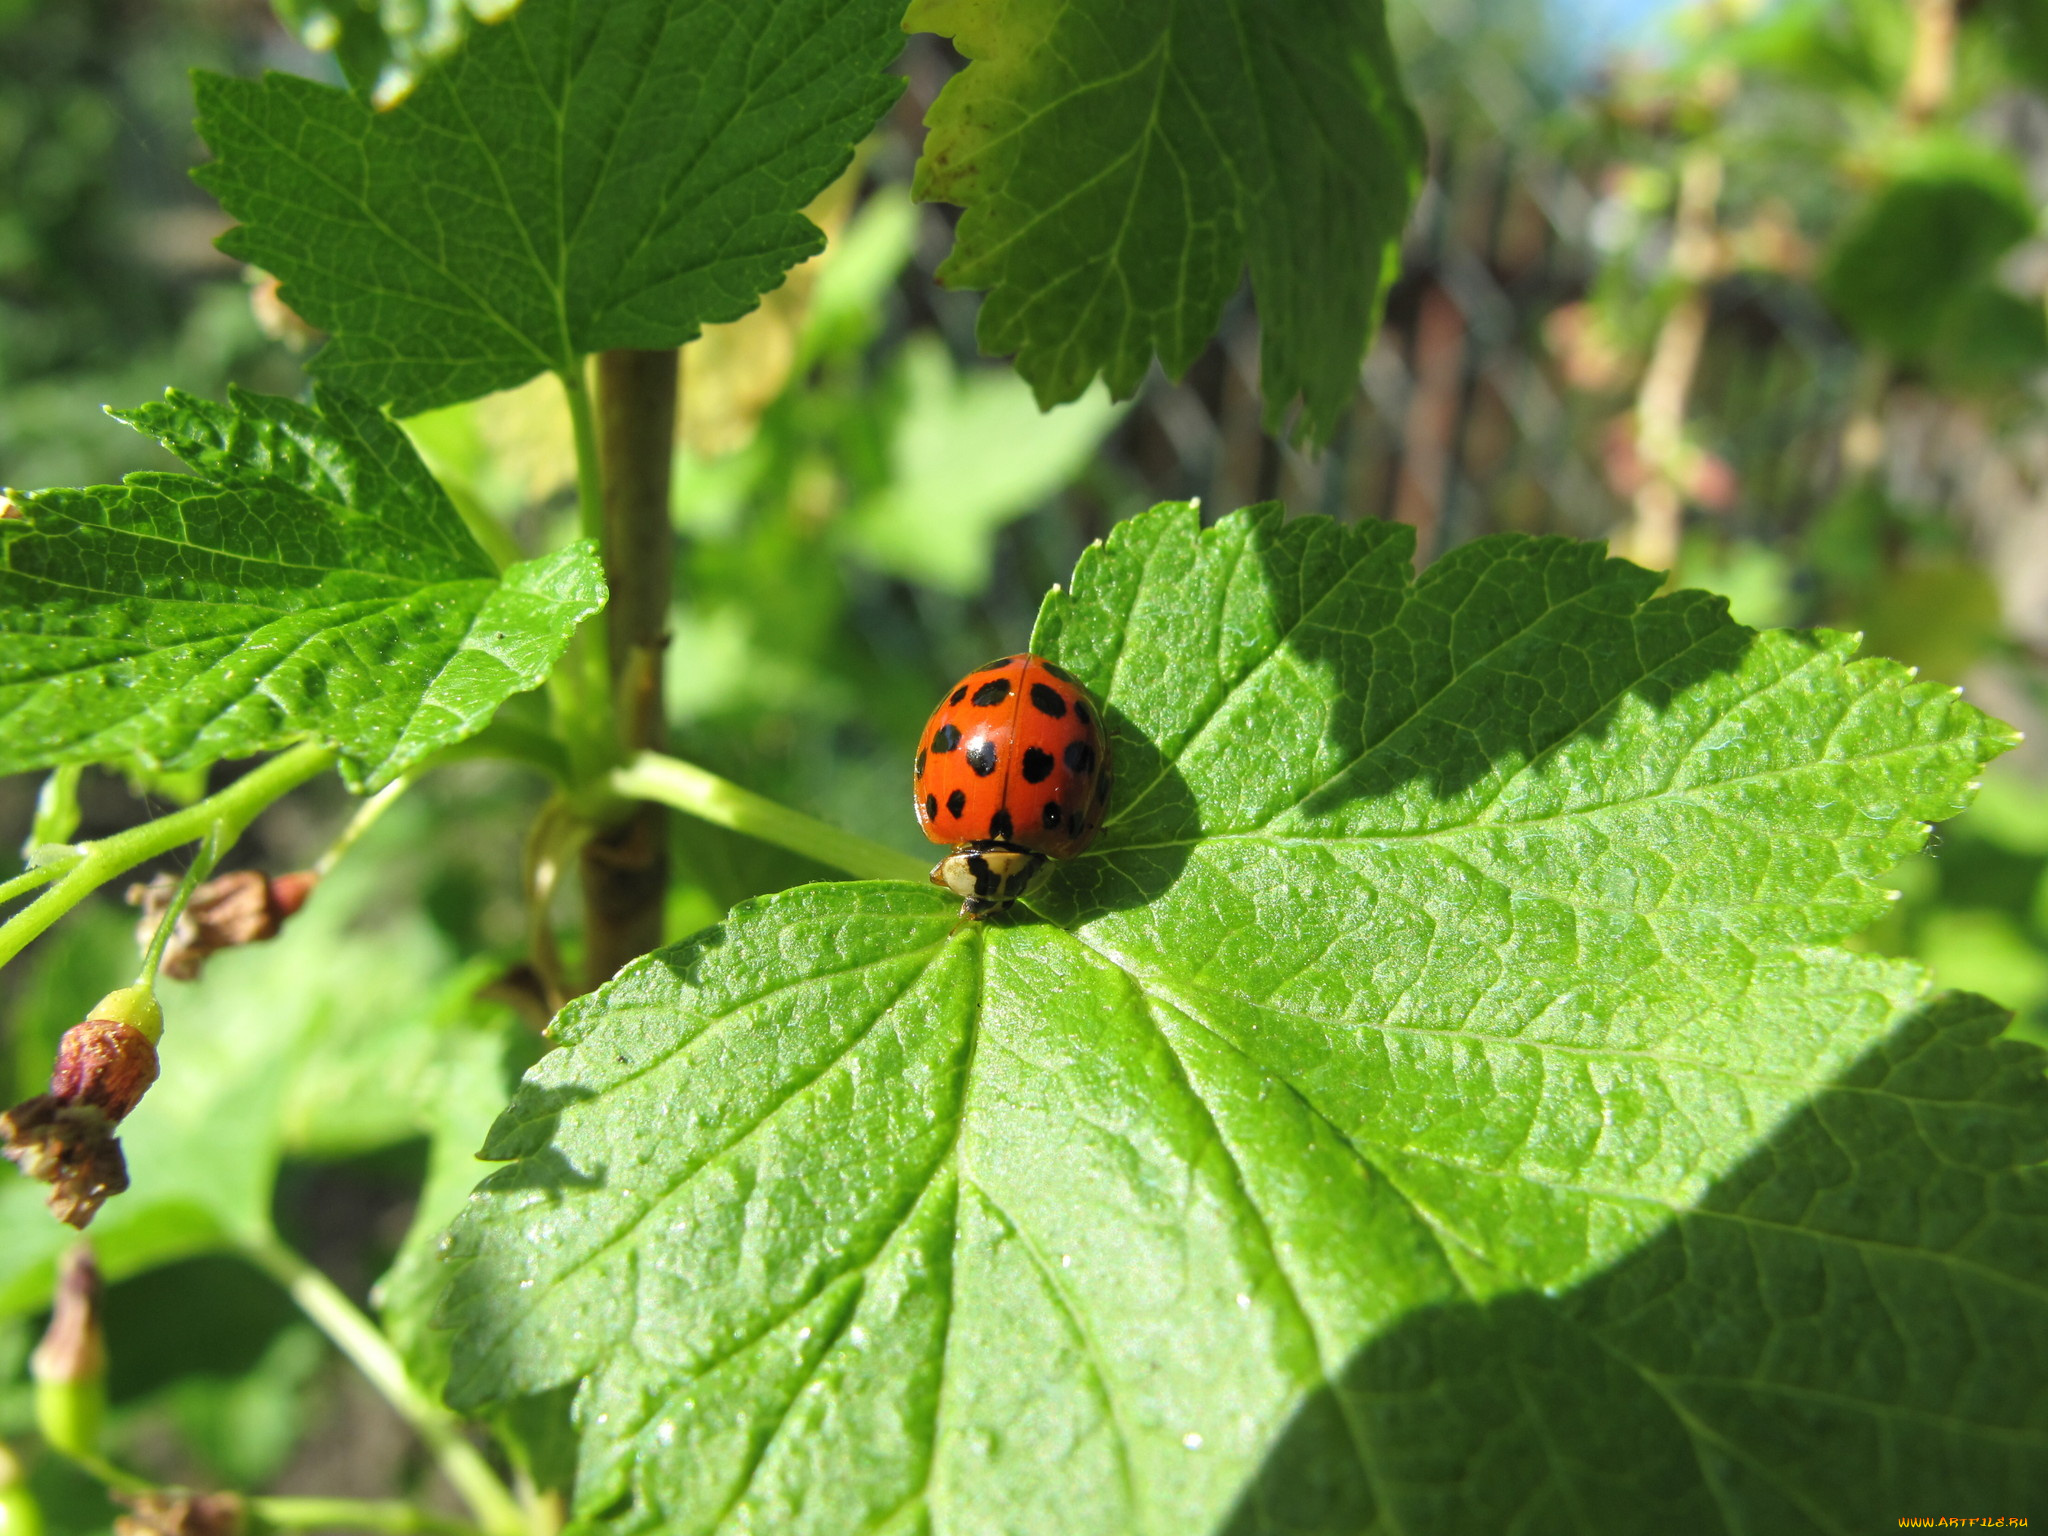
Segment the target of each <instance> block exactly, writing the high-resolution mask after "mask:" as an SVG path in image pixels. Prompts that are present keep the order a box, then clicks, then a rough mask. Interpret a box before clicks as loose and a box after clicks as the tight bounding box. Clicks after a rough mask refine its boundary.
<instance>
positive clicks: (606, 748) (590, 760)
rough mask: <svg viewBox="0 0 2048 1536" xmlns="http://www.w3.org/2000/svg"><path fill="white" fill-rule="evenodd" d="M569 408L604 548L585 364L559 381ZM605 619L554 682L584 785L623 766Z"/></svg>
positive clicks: (582, 488)
mask: <svg viewBox="0 0 2048 1536" xmlns="http://www.w3.org/2000/svg"><path fill="white" fill-rule="evenodd" d="M559 377H560V378H561V381H562V393H563V395H564V397H565V398H566V399H567V400H568V403H569V423H570V426H571V427H572V428H573V430H574V433H575V439H576V506H577V513H578V517H579V521H580V523H581V525H582V530H583V537H584V538H586V539H592V540H595V541H596V542H597V543H598V544H599V546H600V547H602V545H603V542H604V475H603V471H602V469H601V467H600V464H599V459H598V446H597V414H596V410H595V407H594V406H593V404H592V402H591V398H590V383H589V380H588V379H586V378H585V377H584V367H583V364H582V362H581V361H580V360H579V361H578V363H577V365H576V367H575V368H574V369H572V370H570V371H569V372H566V373H563V374H561V375H559ZM608 652H609V647H607V645H606V644H605V621H604V617H603V615H599V616H598V617H597V618H595V619H587V620H585V621H584V622H583V623H582V624H580V625H579V626H577V629H576V634H575V637H574V638H573V639H571V640H570V642H569V650H568V653H567V654H566V655H565V656H563V658H562V660H561V661H560V663H558V664H557V665H556V667H555V671H554V676H553V677H551V678H550V679H549V680H548V681H549V690H548V691H549V699H550V701H551V702H552V703H553V705H554V712H555V731H556V734H557V735H559V736H560V737H561V739H562V744H563V745H564V746H566V747H567V748H568V749H569V770H570V777H571V780H572V782H574V783H575V784H577V785H579V786H580V785H583V784H587V783H590V782H592V781H594V780H595V779H597V778H599V777H601V776H602V775H603V774H604V772H605V770H606V769H607V768H609V767H611V766H612V765H613V764H614V763H616V762H618V760H619V756H618V746H617V743H616V741H615V739H614V736H613V730H612V682H611V662H610V660H609V659H608Z"/></svg>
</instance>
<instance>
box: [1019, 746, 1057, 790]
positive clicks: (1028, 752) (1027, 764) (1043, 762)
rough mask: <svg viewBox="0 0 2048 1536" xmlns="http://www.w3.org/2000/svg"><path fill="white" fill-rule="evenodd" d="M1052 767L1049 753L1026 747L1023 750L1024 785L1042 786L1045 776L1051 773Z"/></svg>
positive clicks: (1051, 758)
mask: <svg viewBox="0 0 2048 1536" xmlns="http://www.w3.org/2000/svg"><path fill="white" fill-rule="evenodd" d="M1052 765H1053V757H1052V754H1051V753H1050V752H1047V751H1044V750H1042V749H1041V748H1038V747H1026V748H1025V749H1024V782H1025V783H1026V784H1043V783H1044V782H1045V780H1046V776H1047V775H1048V774H1050V773H1051V772H1052Z"/></svg>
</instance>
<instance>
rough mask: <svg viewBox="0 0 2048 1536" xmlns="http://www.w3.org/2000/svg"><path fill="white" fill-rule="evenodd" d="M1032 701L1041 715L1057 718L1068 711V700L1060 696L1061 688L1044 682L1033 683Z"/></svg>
mask: <svg viewBox="0 0 2048 1536" xmlns="http://www.w3.org/2000/svg"><path fill="white" fill-rule="evenodd" d="M1031 703H1032V706H1033V707H1034V708H1035V709H1036V710H1037V711H1038V712H1039V713H1040V714H1041V715H1051V716H1052V717H1053V719H1055V720H1057V719H1059V718H1060V717H1061V716H1062V715H1064V714H1066V712H1067V701H1066V700H1065V699H1063V698H1061V697H1060V693H1059V690H1058V689H1057V688H1048V687H1046V686H1045V684H1043V683H1033V684H1032V685H1031Z"/></svg>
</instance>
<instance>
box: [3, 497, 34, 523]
mask: <svg viewBox="0 0 2048 1536" xmlns="http://www.w3.org/2000/svg"><path fill="white" fill-rule="evenodd" d="M0 519H4V520H5V521H7V522H12V523H25V522H27V521H28V514H27V513H26V512H24V511H22V510H21V503H20V502H18V501H16V500H15V499H14V498H13V497H12V496H0Z"/></svg>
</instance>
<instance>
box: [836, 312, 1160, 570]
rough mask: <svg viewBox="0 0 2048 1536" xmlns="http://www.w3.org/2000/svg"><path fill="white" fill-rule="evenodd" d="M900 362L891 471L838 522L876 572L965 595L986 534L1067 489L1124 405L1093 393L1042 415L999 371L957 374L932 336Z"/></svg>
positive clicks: (987, 564) (991, 551)
mask: <svg viewBox="0 0 2048 1536" xmlns="http://www.w3.org/2000/svg"><path fill="white" fill-rule="evenodd" d="M901 366H902V377H903V383H904V396H905V398H904V401H903V406H902V412H901V414H900V415H899V416H898V417H897V418H896V421H895V423H894V429H893V431H892V432H891V442H890V474H889V477H888V479H887V481H886V482H885V483H884V484H883V485H882V487H881V488H880V489H879V490H877V491H876V492H875V493H874V494H873V495H871V496H868V497H866V498H864V499H863V500H862V501H860V502H859V503H858V504H857V505H855V506H854V507H852V508H851V509H850V510H849V511H848V513H847V515H846V517H845V518H844V519H842V520H840V522H839V523H838V524H837V525H836V530H837V532H838V533H839V536H840V537H841V538H842V539H844V540H845V543H846V547H847V548H848V549H849V550H851V551H852V552H853V553H854V554H856V555H858V556H859V557H860V558H861V559H862V560H864V561H865V562H867V563H868V564H869V565H871V566H873V567H875V568H876V569H877V570H882V571H886V572H888V573H889V574H891V575H895V576H904V577H908V578H909V579H910V580H912V581H919V582H923V583H925V584H926V585H928V586H933V587H937V588H938V589H939V590H940V591H943V592H954V593H957V594H959V595H961V596H963V597H971V596H973V595H974V594H975V593H977V592H980V591H982V590H983V589H985V588H986V587H987V586H988V582H989V576H990V574H991V572H992V570H993V567H994V560H995V537H996V534H997V533H998V532H999V531H1000V530H1001V529H1002V527H1003V526H1004V525H1005V524H1007V523H1010V522H1013V521H1015V520H1016V519H1017V518H1019V517H1021V516H1023V515H1024V514H1025V513H1026V512H1029V511H1030V510H1031V509H1032V508H1033V507H1035V506H1039V505H1042V504H1043V503H1044V502H1045V501H1046V500H1048V499H1049V498H1050V497H1052V496H1054V495H1056V494H1058V493H1059V492H1060V491H1062V490H1064V489H1066V487H1067V486H1068V485H1070V484H1071V483H1072V482H1073V481H1074V479H1075V477H1076V476H1078V475H1079V474H1080V473H1081V471H1082V470H1083V469H1084V468H1085V467H1086V466H1087V463H1088V460H1089V459H1090V458H1091V457H1092V456H1093V455H1094V453H1095V449H1096V447H1097V445H1099V444H1100V443H1101V441H1102V439H1103V438H1104V437H1106V436H1107V435H1108V434H1109V431H1110V429H1111V428H1113V427H1114V426H1115V425H1116V424H1117V422H1118V420H1119V419H1120V418H1121V417H1122V415H1123V412H1122V411H1121V410H1120V409H1119V408H1118V407H1116V406H1114V405H1112V404H1111V403H1110V401H1109V398H1108V396H1107V394H1106V393H1105V392H1104V391H1101V390H1096V391H1094V392H1092V393H1090V394H1088V395H1086V396H1084V397H1083V398H1082V399H1080V400H1078V401H1076V402H1075V403H1074V404H1072V405H1069V406H1064V407H1060V408H1058V409H1055V410H1051V411H1046V412H1040V411H1039V410H1038V408H1037V406H1036V405H1035V404H1034V403H1033V402H1032V399H1031V392H1030V391H1029V390H1028V389H1026V388H1025V387H1024V386H1023V385H1022V384H1021V383H1019V382H1018V380H1017V379H1016V378H1014V377H1013V376H1011V375H1010V374H1009V373H1008V372H996V371H994V370H981V371H976V372H973V373H970V374H968V375H966V376H965V377H963V376H962V375H961V374H960V373H959V371H958V370H957V369H955V368H954V366H953V360H952V358H951V357H950V356H949V355H948V354H947V352H946V347H945V343H944V342H942V341H941V340H939V339H938V338H937V337H936V336H930V335H924V336H918V337H913V338H912V339H911V340H910V341H909V342H908V343H906V344H905V346H904V349H903V358H902V365H901Z"/></svg>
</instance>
